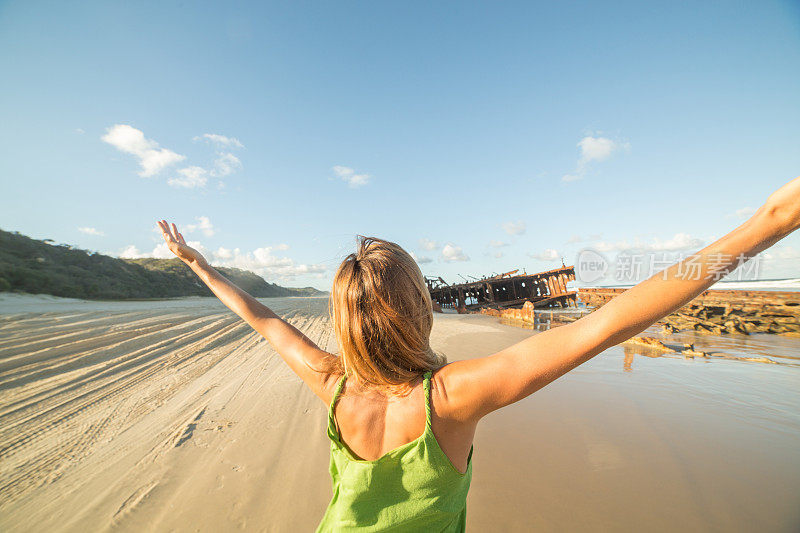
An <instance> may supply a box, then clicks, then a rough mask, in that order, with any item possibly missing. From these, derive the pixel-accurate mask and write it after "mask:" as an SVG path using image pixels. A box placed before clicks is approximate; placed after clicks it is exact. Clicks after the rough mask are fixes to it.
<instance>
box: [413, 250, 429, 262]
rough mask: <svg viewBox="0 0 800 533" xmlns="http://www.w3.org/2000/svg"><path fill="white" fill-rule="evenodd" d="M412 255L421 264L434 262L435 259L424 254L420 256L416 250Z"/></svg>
mask: <svg viewBox="0 0 800 533" xmlns="http://www.w3.org/2000/svg"><path fill="white" fill-rule="evenodd" d="M411 257H413V258H414V261H416V262H417V264H420V265H424V264H425V263H433V259H432V258H430V257H427V256H424V255H420V256H418V255H417V254H415V253H414V252H411Z"/></svg>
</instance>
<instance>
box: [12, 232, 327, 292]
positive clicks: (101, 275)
mask: <svg viewBox="0 0 800 533" xmlns="http://www.w3.org/2000/svg"><path fill="white" fill-rule="evenodd" d="M48 242H52V241H40V240H37V239H31V238H30V237H26V236H25V235H21V234H19V233H17V232H13V233H10V232H7V231H3V230H0V291H17V292H27V293H32V294H52V295H54V296H62V297H68V298H86V299H101V300H116V299H127V298H171V297H178V296H213V294H212V293H211V291H210V290H209V289H208V288H207V287H206V286H205V285H204V284H203V282H201V281H200V279H199V278H198V277H197V276H196V275H195V273H194V272H192V270H191V269H190V268H189V267H187V266H186V265H185V264H183V262H181V260H180V259H177V258H175V259H117V258H116V257H110V256H107V255H103V254H100V253H92V252H87V251H86V250H80V249H77V248H73V247H72V246H69V245H66V244H58V245H53V244H48ZM215 268H217V270H218V271H219V272H220V273H222V275H224V276H225V277H226V278H228V279H229V280H231V281H232V282H234V283H235V284H236V285H238V286H239V287H241V288H242V289H243V290H245V291H247V292H249V293H250V294H252V295H253V296H256V297H259V298H264V297H270V296H316V295H324V294H327V293H325V292H322V291H318V290H317V289H315V288H313V287H304V288H300V289H295V288H288V287H281V286H279V285H275V284H274V283H268V282H267V281H265V280H264V279H263V278H262V277H261V276H258V275H256V274H254V273H252V272H249V271H247V270H241V269H238V268H224V267H215Z"/></svg>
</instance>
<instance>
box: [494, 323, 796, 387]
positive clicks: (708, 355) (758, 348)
mask: <svg viewBox="0 0 800 533" xmlns="http://www.w3.org/2000/svg"><path fill="white" fill-rule="evenodd" d="M565 311H566V310H564V311H561V310H559V311H555V312H550V311H537V312H536V314H535V321H534V322H533V323H530V322H524V321H522V320H515V319H509V318H500V323H501V324H505V325H508V326H514V327H518V328H523V329H530V330H534V331H546V330H548V329H550V328H551V327H558V326H562V325H564V324H566V323H569V322H570V321H572V320H574V318H580V317H582V316H584V315H585V314H587V313H586V312H585V311H580V310H579V311H577V312H575V311H573V312H569V311H566V312H565ZM573 317H574V318H573ZM640 336H646V337H653V338H656V339H658V340H660V341H661V342H662V343H663V344H664V345H665V346H666V347H667V348H669V350H660V349H656V348H650V347H647V346H640V345H635V344H623V345H621V347H622V350H623V353H624V360H623V371H624V372H632V371H633V366H634V356H636V355H640V356H643V357H649V358H667V359H676V360H686V359H697V360H698V361H710V360H725V359H727V360H732V361H738V362H749V363H762V364H778V365H787V366H795V367H800V338H797V337H787V336H782V335H774V334H767V333H757V334H752V335H738V334H733V335H713V334H704V333H698V332H695V331H682V332H679V333H672V334H664V333H663V331H662V329H661V328H660V327H658V326H651V327H650V328H648V329H647V330H645V331H644V332H642V333H641V335H640ZM687 345H691V346H693V352H690V353H686V354H684V353H682V352H683V351H684V350H685V349H686V346H687ZM701 352H702V353H704V354H705V357H704V356H702V355H701V354H700V353H701Z"/></svg>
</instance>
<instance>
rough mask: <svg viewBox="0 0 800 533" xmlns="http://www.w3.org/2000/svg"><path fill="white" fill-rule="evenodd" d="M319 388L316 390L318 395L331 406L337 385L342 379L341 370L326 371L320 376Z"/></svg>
mask: <svg viewBox="0 0 800 533" xmlns="http://www.w3.org/2000/svg"><path fill="white" fill-rule="evenodd" d="M319 379H320V382H319V389H318V390H316V391H314V392H315V393H316V395H317V396H318V397H319V398H320V399H321V400H322V401H323V402H325V405H327V406H328V407H330V405H331V402H332V401H333V395H334V394H335V393H336V387H337V386H338V385H339V381H340V380H341V379H342V373H341V372H325V373H323V374H322V375H321V376H320V378H319Z"/></svg>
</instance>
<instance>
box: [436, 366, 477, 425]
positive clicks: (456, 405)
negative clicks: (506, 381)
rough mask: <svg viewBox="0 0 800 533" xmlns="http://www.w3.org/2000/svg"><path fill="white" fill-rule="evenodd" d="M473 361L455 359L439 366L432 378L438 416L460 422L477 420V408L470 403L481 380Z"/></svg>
mask: <svg viewBox="0 0 800 533" xmlns="http://www.w3.org/2000/svg"><path fill="white" fill-rule="evenodd" d="M474 367H475V364H474V363H472V361H454V362H452V363H448V364H446V365H445V366H443V367H441V368H439V369H438V370H436V371H435V372H434V373H433V376H432V378H431V403H432V404H433V405H434V406H435V411H436V416H437V417H438V418H441V419H445V420H451V421H453V422H459V423H472V422H474V421H475V416H474V415H475V412H474V411H475V409H474V408H473V406H471V405H470V402H471V400H472V396H473V395H474V392H475V389H476V388H477V387H480V381H479V380H477V379H475V378H476V377H477V375H478V371H477V369H475V368H474Z"/></svg>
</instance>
